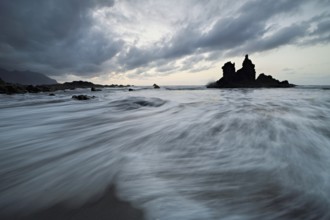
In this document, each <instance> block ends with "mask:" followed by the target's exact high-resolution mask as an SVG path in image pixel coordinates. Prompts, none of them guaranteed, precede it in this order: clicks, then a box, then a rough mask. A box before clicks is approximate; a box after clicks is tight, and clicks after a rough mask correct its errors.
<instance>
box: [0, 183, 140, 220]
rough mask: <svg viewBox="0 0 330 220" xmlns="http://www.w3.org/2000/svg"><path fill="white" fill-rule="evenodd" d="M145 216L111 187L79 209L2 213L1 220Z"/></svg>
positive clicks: (120, 219)
mask: <svg viewBox="0 0 330 220" xmlns="http://www.w3.org/2000/svg"><path fill="white" fill-rule="evenodd" d="M143 216H144V215H143V212H142V211H141V210H138V209H136V208H134V207H132V206H131V205H130V204H129V203H128V202H123V201H121V200H119V199H118V198H117V197H116V193H115V189H114V187H110V188H109V189H108V190H107V191H106V192H105V193H104V195H103V196H102V197H101V198H99V199H97V200H95V201H93V202H89V203H87V204H85V205H83V206H81V207H79V208H69V207H67V206H65V205H64V204H57V205H55V206H52V207H49V208H46V209H43V210H39V211H37V212H34V213H30V214H26V215H22V214H20V213H15V214H10V215H9V214H4V213H0V219H1V220H45V219H47V220H91V219H98V220H105V219H107V220H112V219H113V220H143V219H144V217H143Z"/></svg>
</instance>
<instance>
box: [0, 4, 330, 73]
mask: <svg viewBox="0 0 330 220" xmlns="http://www.w3.org/2000/svg"><path fill="white" fill-rule="evenodd" d="M151 2H152V1H151ZM221 2H222V1H208V2H207V4H206V3H204V1H203V2H201V1H195V2H194V1H189V2H186V3H188V4H192V5H194V6H195V5H197V7H201V8H202V10H200V11H203V10H204V9H203V8H205V13H208V14H207V15H206V16H195V18H196V17H197V18H198V19H192V17H191V16H190V15H191V14H190V12H191V11H188V10H186V9H185V10H186V11H184V12H185V13H187V16H186V17H184V18H182V17H180V19H177V21H176V22H174V23H171V24H172V25H174V26H175V28H174V30H176V32H175V33H174V34H173V33H171V35H169V36H164V37H163V38H162V39H161V40H159V41H158V42H156V43H153V44H149V45H144V46H143V47H142V46H137V45H138V44H137V45H136V44H133V43H131V42H130V43H129V42H128V41H126V40H127V38H125V34H126V33H125V31H116V30H117V28H118V29H120V25H124V24H130V23H133V20H132V19H134V20H135V19H136V17H134V16H135V13H134V12H130V13H128V11H127V10H134V7H132V8H125V9H124V12H125V13H126V14H127V13H128V14H130V15H131V16H126V15H125V13H117V14H116V13H113V14H111V16H117V17H116V19H114V17H111V16H109V17H107V19H114V20H116V21H118V22H117V23H116V25H118V26H112V27H109V28H108V29H107V30H104V29H102V28H100V27H98V26H97V24H96V23H95V20H94V19H93V16H92V13H93V12H94V11H95V10H96V9H101V8H103V7H113V6H114V1H113V0H29V1H26V0H1V1H0V27H1V31H0V67H4V68H8V69H30V70H33V71H40V72H44V73H49V74H50V75H62V74H66V73H73V74H76V75H85V76H90V75H93V74H99V73H101V72H104V70H107V71H108V72H112V74H116V73H123V72H126V71H129V70H132V72H133V71H134V72H133V73H132V72H131V73H130V75H132V74H136V75H139V74H141V75H143V76H149V75H150V73H151V72H150V71H149V70H151V69H153V70H154V71H155V72H157V73H159V74H160V75H163V74H166V73H173V72H175V71H187V72H196V71H200V70H205V69H207V68H209V67H211V66H212V63H215V62H216V61H218V60H219V59H222V58H223V57H224V56H237V55H244V54H246V53H253V52H262V51H267V50H271V49H274V48H278V47H281V46H283V45H313V44H318V43H328V42H330V31H329V30H330V28H329V27H330V16H329V14H327V13H325V14H319V15H317V12H316V15H315V16H314V17H312V18H311V16H302V18H300V19H298V20H297V21H295V22H292V21H290V18H291V17H292V15H297V16H299V14H300V13H301V12H302V9H303V8H304V7H305V6H306V5H308V4H309V5H313V6H315V8H316V9H318V8H323V7H328V5H329V4H328V3H329V0H320V1H315V2H312V1H307V0H277V1H273V0H251V1H241V2H240V1H237V2H236V3H231V2H230V1H228V2H227V3H228V4H227V5H228V9H229V10H231V13H225V12H226V11H227V10H228V9H227V8H226V7H227V6H226V4H220V3H221ZM117 3H120V2H117ZM133 3H136V2H135V1H131V2H129V1H128V2H127V4H133ZM147 3H150V2H149V1H148V2H144V1H139V2H138V3H136V4H137V5H138V6H139V7H141V8H139V9H136V10H142V9H143V10H145V11H146V12H148V13H149V12H152V11H153V10H154V9H153V8H148V7H150V4H147ZM153 3H155V2H153ZM158 3H159V2H157V1H156V3H155V4H154V6H155V7H157V6H158V7H161V6H159V5H158ZM222 3H223V2H222ZM168 4H173V5H172V6H171V7H169V9H171V8H175V7H176V6H175V5H174V1H173V2H168ZM234 4H235V7H233V8H230V7H231V6H232V5H234ZM224 6H226V7H224ZM125 10H126V11H125ZM316 11H317V10H316ZM148 13H140V14H142V15H143V16H148ZM308 13H314V14H315V11H314V12H312V11H311V12H308ZM156 14H157V13H156ZM163 14H165V15H166V11H164V13H163ZM192 14H193V13H192ZM132 15H133V16H132ZM188 15H189V16H188ZM140 16H141V15H140ZM162 18H165V19H169V20H174V21H175V20H176V18H175V17H171V18H166V16H165V17H162ZM150 19H151V18H148V19H145V20H150ZM159 20H161V19H159ZM274 21H275V22H274ZM140 25H141V26H143V23H141V24H140ZM160 25H161V24H160ZM102 27H105V26H102ZM110 30H111V31H110ZM135 34H136V35H138V33H135ZM137 38H142V37H140V36H137ZM178 60H180V62H181V63H178V62H177V61H178ZM200 61H207V62H209V63H208V64H201V65H196V64H198V63H199V62H200ZM109 69H110V70H109Z"/></svg>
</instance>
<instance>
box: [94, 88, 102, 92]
mask: <svg viewBox="0 0 330 220" xmlns="http://www.w3.org/2000/svg"><path fill="white" fill-rule="evenodd" d="M91 91H92V92H99V91H102V89H97V88H95V87H92V88H91Z"/></svg>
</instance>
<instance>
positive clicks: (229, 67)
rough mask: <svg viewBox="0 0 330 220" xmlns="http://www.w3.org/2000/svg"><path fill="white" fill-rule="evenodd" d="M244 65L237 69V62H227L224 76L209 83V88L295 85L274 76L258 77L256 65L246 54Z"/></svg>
mask: <svg viewBox="0 0 330 220" xmlns="http://www.w3.org/2000/svg"><path fill="white" fill-rule="evenodd" d="M242 66H243V67H242V68H241V69H239V70H237V71H235V63H231V62H227V63H225V65H224V66H223V67H222V70H223V76H222V78H221V79H219V80H218V81H216V82H213V83H210V84H208V85H207V88H277V87H279V88H286V87H294V86H295V85H293V84H289V82H288V81H286V80H285V81H282V82H280V81H279V80H276V79H274V78H273V77H272V76H270V75H269V76H267V75H265V74H263V73H262V74H260V75H259V76H258V78H257V79H256V71H255V65H254V64H253V63H252V61H251V60H250V59H249V56H248V55H245V59H244V61H243V65H242Z"/></svg>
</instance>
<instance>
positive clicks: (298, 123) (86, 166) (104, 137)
mask: <svg viewBox="0 0 330 220" xmlns="http://www.w3.org/2000/svg"><path fill="white" fill-rule="evenodd" d="M327 88H329V87H327ZM327 88H325V87H322V86H320V87H317V86H298V87H296V88H287V89H206V88H205V87H204V86H168V87H166V86H165V87H161V89H152V88H151V87H134V91H132V92H129V91H128V89H127V88H117V89H114V88H105V89H103V90H102V91H101V92H91V91H90V90H89V89H77V90H73V91H58V92H55V94H56V95H55V96H48V94H42V93H39V94H19V95H0V211H1V210H2V211H6V212H32V211H35V210H40V209H43V208H47V207H50V206H52V205H55V204H57V203H61V202H65V203H66V204H67V205H69V206H75V207H78V206H81V205H83V204H85V203H86V202H88V201H89V200H91V199H92V198H95V197H97V196H99V195H101V194H102V193H103V192H104V191H105V190H106V188H107V187H108V186H109V185H114V186H115V187H116V192H117V194H118V197H119V198H120V199H122V200H124V201H127V202H130V203H131V204H132V205H133V206H134V207H137V208H139V209H141V210H143V212H144V213H145V218H146V219H147V220H204V219H205V220H218V219H224V220H252V219H253V220H254V219H263V220H273V219H284V220H286V219H325V220H326V219H330V209H329V207H330V90H328V89H327ZM78 94H86V95H95V96H96V98H95V99H91V100H87V101H78V100H73V99H72V98H71V96H72V95H78Z"/></svg>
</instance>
